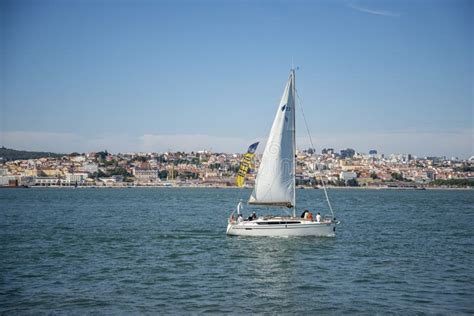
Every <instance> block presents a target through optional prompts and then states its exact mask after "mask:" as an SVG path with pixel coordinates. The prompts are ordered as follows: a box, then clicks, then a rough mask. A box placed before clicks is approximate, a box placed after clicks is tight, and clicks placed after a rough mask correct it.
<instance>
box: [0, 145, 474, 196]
mask: <svg viewBox="0 0 474 316" xmlns="http://www.w3.org/2000/svg"><path fill="white" fill-rule="evenodd" d="M23 153H29V154H30V155H31V156H30V158H29V159H16V160H10V159H8V158H7V159H5V158H6V157H3V158H2V157H1V156H0V186H10V187H11V186H75V187H76V186H112V187H127V186H185V187H198V186H204V187H213V186H214V187H231V186H234V185H235V176H236V173H237V171H238V168H239V164H240V160H241V158H242V155H240V154H227V153H213V152H209V151H198V152H190V153H185V152H165V153H118V154H111V153H108V152H107V151H102V152H91V153H84V154H79V153H73V154H69V155H60V154H51V155H45V153H38V157H37V156H35V154H34V153H32V152H23ZM46 154H49V153H46ZM8 157H11V156H8ZM260 159H261V155H256V156H255V159H254V166H253V167H254V168H253V169H251V170H250V173H249V174H248V175H247V178H246V186H248V187H251V186H253V184H254V182H255V175H256V171H257V170H258V166H259V162H260ZM322 181H323V182H324V183H325V184H327V185H329V186H337V187H365V188H431V187H440V186H441V187H473V186H474V162H473V159H472V158H471V159H469V160H460V159H457V158H451V159H447V158H446V157H423V158H419V157H415V156H413V155H410V154H391V155H388V156H385V155H383V154H379V153H377V151H375V150H372V151H370V152H369V153H368V154H364V153H357V152H356V151H355V150H353V149H350V148H347V149H343V150H340V151H339V152H336V151H335V150H334V149H332V148H325V149H323V150H322V151H321V154H316V153H315V152H314V151H313V150H304V151H298V152H297V167H296V182H297V185H298V186H299V187H318V186H320V185H321V184H322Z"/></svg>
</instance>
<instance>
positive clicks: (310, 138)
mask: <svg viewBox="0 0 474 316" xmlns="http://www.w3.org/2000/svg"><path fill="white" fill-rule="evenodd" d="M295 90H296V89H295ZM296 97H297V98H298V103H299V106H300V110H301V114H302V116H303V121H304V125H305V127H306V131H307V132H308V137H309V142H310V143H311V149H312V150H313V151H316V149H315V147H314V144H313V139H312V137H311V133H310V132H309V128H308V122H307V121H306V116H305V115H304V111H303V102H302V100H301V98H300V95H299V93H298V90H296ZM316 169H317V170H318V174H319V179H321V184H322V185H323V190H324V195H325V196H326V201H327V203H328V206H329V210H330V211H331V214H332V217H333V218H334V211H333V209H332V205H331V202H330V201H329V196H328V192H327V190H326V184H325V183H324V179H323V176H322V175H321V170H320V169H319V163H317V164H316Z"/></svg>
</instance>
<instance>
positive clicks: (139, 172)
mask: <svg viewBox="0 0 474 316" xmlns="http://www.w3.org/2000/svg"><path fill="white" fill-rule="evenodd" d="M132 172H133V176H134V177H135V178H136V179H137V180H139V181H156V180H157V179H158V178H159V173H160V172H159V171H158V170H154V169H138V168H133V170H132Z"/></svg>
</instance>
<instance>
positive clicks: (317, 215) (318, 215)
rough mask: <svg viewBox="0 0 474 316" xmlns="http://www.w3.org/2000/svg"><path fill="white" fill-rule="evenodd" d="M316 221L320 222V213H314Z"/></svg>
mask: <svg viewBox="0 0 474 316" xmlns="http://www.w3.org/2000/svg"><path fill="white" fill-rule="evenodd" d="M316 222H318V223H321V214H319V212H318V214H316Z"/></svg>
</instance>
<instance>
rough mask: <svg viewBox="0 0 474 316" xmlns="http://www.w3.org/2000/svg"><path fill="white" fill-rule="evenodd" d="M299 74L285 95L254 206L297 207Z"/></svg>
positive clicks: (261, 169)
mask: <svg viewBox="0 0 474 316" xmlns="http://www.w3.org/2000/svg"><path fill="white" fill-rule="evenodd" d="M294 172H295V73H294V70H292V71H291V73H290V78H289V79H288V82H287V84H286V87H285V91H284V92H283V97H282V98H281V101H280V105H279V106H278V109H277V113H276V116H275V120H274V121H273V125H272V129H271V131H270V135H269V136H268V140H267V144H266V146H265V150H264V152H263V156H262V161H261V163H260V167H259V169H258V174H257V179H256V181H255V188H254V190H253V192H252V194H251V196H250V199H249V203H250V204H267V205H281V206H288V207H292V206H294V205H295V174H294Z"/></svg>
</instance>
